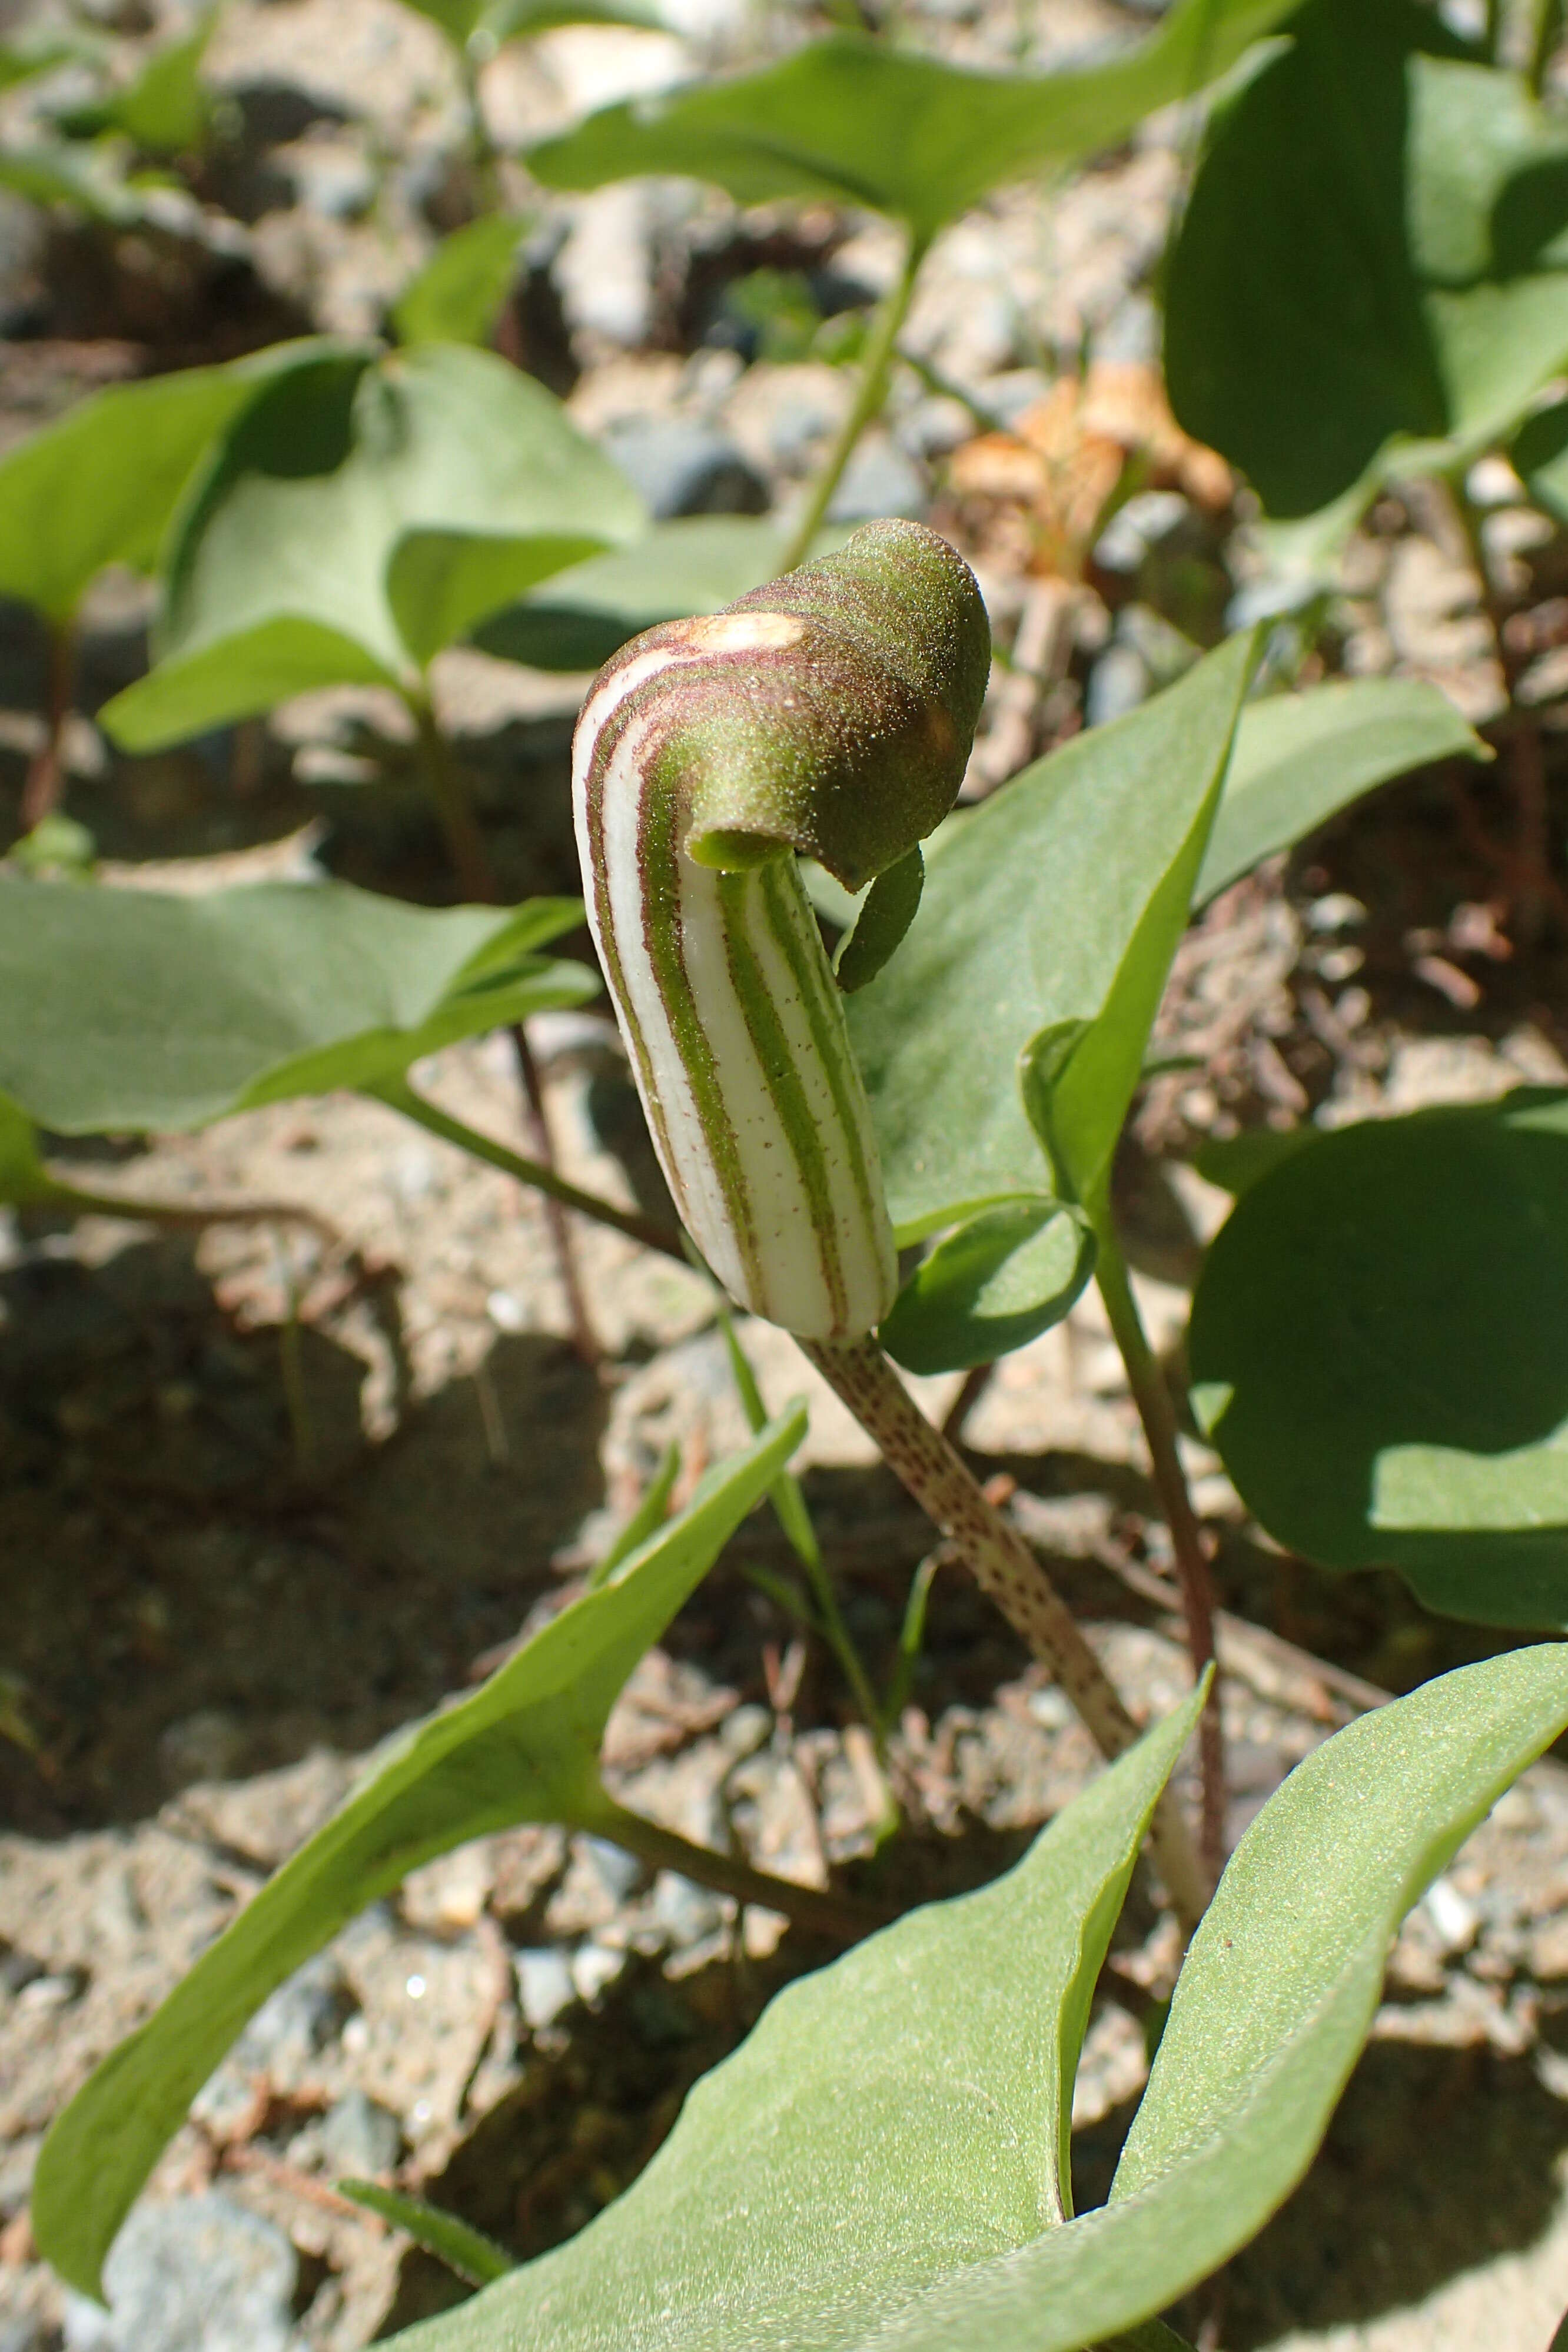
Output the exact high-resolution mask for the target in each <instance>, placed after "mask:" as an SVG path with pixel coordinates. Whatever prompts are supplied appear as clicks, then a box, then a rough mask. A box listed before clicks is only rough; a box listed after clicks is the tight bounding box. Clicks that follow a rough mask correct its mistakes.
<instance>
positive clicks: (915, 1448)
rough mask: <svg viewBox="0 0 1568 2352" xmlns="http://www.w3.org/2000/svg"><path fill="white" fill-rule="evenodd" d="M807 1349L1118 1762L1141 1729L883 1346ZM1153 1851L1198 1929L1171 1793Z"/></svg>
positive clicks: (1188, 1862)
mask: <svg viewBox="0 0 1568 2352" xmlns="http://www.w3.org/2000/svg"><path fill="white" fill-rule="evenodd" d="M800 1344H801V1346H802V1348H803V1349H804V1350H805V1354H806V1355H807V1356H808V1357H809V1358H810V1359H811V1361H812V1362H813V1363H814V1364H815V1365H816V1368H817V1370H818V1371H819V1372H820V1373H821V1374H822V1376H823V1378H824V1380H826V1382H827V1383H828V1386H829V1387H830V1388H831V1389H832V1390H833V1391H834V1393H835V1394H836V1395H837V1396H838V1397H839V1398H840V1399H841V1400H842V1401H843V1402H844V1403H845V1404H847V1406H848V1408H849V1410H850V1412H852V1413H853V1414H854V1416H855V1418H856V1420H857V1421H858V1423H860V1425H861V1427H862V1428H863V1429H864V1430H865V1431H866V1433H867V1434H868V1436H870V1437H872V1438H874V1439H875V1441H876V1444H877V1446H878V1450H879V1452H880V1454H881V1456H882V1459H883V1460H884V1461H885V1462H886V1464H887V1465H888V1467H889V1470H891V1472H892V1473H893V1475H894V1476H895V1477H896V1478H897V1479H898V1480H899V1482H900V1486H903V1487H904V1489H905V1491H906V1492H907V1493H908V1494H909V1495H910V1496H912V1497H913V1499H914V1501H916V1502H917V1503H918V1504H919V1505H920V1507H921V1510H922V1511H923V1512H924V1513H925V1515H926V1517H927V1518H929V1519H930V1520H931V1524H932V1526H933V1527H935V1528H938V1529H939V1530H940V1531H941V1533H942V1535H944V1536H945V1537H946V1538H947V1539H948V1541H949V1542H950V1543H951V1544H952V1548H953V1549H954V1551H956V1552H957V1554H958V1555H959V1557H960V1559H962V1560H963V1564H964V1566H965V1567H966V1568H967V1569H968V1570H969V1571H970V1574H971V1575H972V1576H973V1579H974V1580H975V1582H976V1584H978V1585H979V1587H980V1589H981V1591H983V1592H984V1593H986V1594H987V1595H988V1596H989V1597H990V1599H991V1600H993V1601H994V1602H995V1604H996V1606H997V1608H998V1609H999V1610H1000V1611H1001V1612H1002V1614H1003V1615H1004V1617H1005V1618H1006V1620H1007V1622H1008V1623H1009V1624H1010V1625H1011V1626H1012V1628H1013V1630H1014V1632H1015V1633H1017V1634H1018V1635H1019V1636H1020V1638H1021V1639H1022V1640H1023V1641H1024V1642H1025V1643H1027V1645H1028V1648H1029V1650H1030V1652H1031V1654H1033V1655H1034V1656H1035V1657H1037V1658H1038V1659H1039V1660H1040V1662H1041V1664H1043V1665H1047V1666H1048V1667H1049V1668H1050V1671H1051V1673H1052V1675H1053V1676H1054V1677H1055V1679H1056V1680H1057V1682H1058V1683H1059V1684H1060V1685H1061V1687H1062V1689H1063V1690H1064V1691H1065V1692H1066V1694H1067V1696H1068V1698H1069V1699H1070V1700H1071V1701H1072V1704H1073V1706H1074V1707H1075V1708H1076V1709H1077V1711H1078V1714H1079V1717H1080V1718H1081V1720H1082V1722H1083V1725H1084V1727H1085V1729H1086V1730H1087V1731H1088V1733H1089V1737H1090V1738H1091V1739H1092V1740H1093V1741H1094V1744H1095V1746H1096V1747H1097V1748H1099V1749H1100V1754H1101V1755H1102V1756H1105V1757H1107V1758H1114V1757H1117V1756H1120V1755H1121V1754H1122V1753H1123V1751H1124V1750H1125V1749H1127V1748H1131V1745H1132V1743H1133V1741H1134V1740H1135V1739H1136V1738H1138V1737H1139V1727H1138V1725H1137V1724H1136V1723H1135V1722H1134V1721H1133V1719H1132V1717H1131V1715H1130V1714H1129V1713H1128V1711H1127V1708H1126V1706H1124V1705H1123V1704H1122V1700H1121V1694H1120V1693H1119V1692H1118V1690H1117V1688H1116V1685H1114V1683H1113V1682H1112V1681H1111V1679H1110V1675H1108V1674H1107V1673H1106V1671H1105V1668H1104V1667H1103V1666H1102V1665H1101V1664H1100V1660H1099V1659H1098V1658H1097V1657H1096V1656H1095V1654H1094V1652H1093V1651H1092V1650H1091V1649H1090V1647H1089V1643H1088V1642H1087V1641H1086V1640H1085V1638H1084V1634H1083V1632H1082V1629H1081V1628H1080V1626H1079V1623H1078V1622H1077V1620H1076V1619H1075V1618H1074V1616H1073V1614H1072V1612H1071V1611H1070V1610H1069V1609H1068V1605H1067V1603H1066V1601H1064V1600H1063V1599H1062V1597H1061V1595H1060V1594H1059V1593H1058V1591H1057V1589H1056V1587H1055V1585H1054V1584H1053V1583H1052V1582H1051V1580H1050V1578H1049V1577H1048V1576H1047V1573H1046V1570H1045V1569H1044V1567H1043V1566H1042V1565H1041V1563H1040V1561H1039V1560H1038V1559H1037V1558H1036V1556H1035V1554H1034V1552H1033V1551H1032V1550H1031V1549H1030V1547H1029V1545H1028V1544H1027V1543H1026V1541H1025V1539H1024V1538H1023V1536H1022V1535H1021V1534H1020V1533H1019V1531H1018V1530H1017V1528H1015V1527H1012V1526H1011V1525H1009V1523H1008V1521H1007V1520H1006V1519H1005V1518H1004V1517H1002V1514H1001V1513H1000V1512H999V1511H997V1510H995V1509H994V1507H992V1505H991V1504H990V1503H988V1502H987V1501H986V1499H985V1496H984V1494H983V1492H982V1491H981V1488H980V1486H979V1484H978V1482H977V1480H976V1479H975V1478H974V1477H973V1475H972V1474H971V1472H970V1471H969V1470H968V1468H967V1467H966V1466H965V1465H964V1464H963V1462H962V1461H961V1460H960V1458H959V1456H958V1455H957V1454H955V1453H954V1451H953V1449H952V1446H951V1445H950V1444H948V1442H947V1439H946V1438H945V1437H944V1436H943V1435H942V1432H941V1431H940V1430H939V1429H936V1428H934V1427H933V1426H932V1424H931V1423H930V1422H929V1421H927V1419H926V1417H925V1415H924V1414H923V1413H922V1412H921V1409H920V1407H919V1406H918V1405H917V1404H916V1402H915V1401H914V1399H913V1398H912V1397H911V1396H910V1393H909V1391H908V1390H907V1389H906V1388H905V1387H904V1385H903V1382H902V1381H900V1379H899V1376H898V1374H897V1373H896V1372H895V1371H894V1370H893V1367H892V1365H891V1364H890V1363H889V1361H888V1359H887V1357H886V1356H885V1355H884V1354H883V1353H882V1350H881V1349H880V1348H879V1346H878V1345H877V1343H876V1341H875V1340H874V1339H861V1340H858V1341H857V1342H855V1343H854V1344H852V1345H849V1346H833V1345H830V1344H829V1345H823V1344H821V1343H820V1342H814V1341H811V1340H807V1339H803V1340H802V1341H801V1343H800ZM1150 1843H1151V1844H1152V1847H1153V1849H1154V1855H1155V1859H1156V1860H1157V1862H1158V1863H1159V1865H1160V1872H1161V1875H1162V1876H1163V1879H1164V1881H1165V1885H1166V1890H1167V1892H1168V1893H1169V1895H1170V1897H1171V1902H1172V1905H1173V1907H1174V1909H1175V1911H1176V1913H1177V1915H1178V1916H1179V1917H1180V1918H1181V1919H1182V1921H1183V1922H1184V1925H1185V1926H1187V1927H1193V1926H1194V1925H1195V1924H1196V1922H1197V1920H1198V1919H1199V1918H1200V1917H1201V1916H1202V1915H1203V1911H1204V1907H1205V1904H1206V1903H1207V1901H1208V1897H1209V1894H1210V1891H1211V1890H1210V1885H1209V1881H1208V1879H1207V1877H1206V1875H1205V1872H1204V1869H1203V1867H1202V1865H1201V1864H1200V1863H1199V1860H1198V1857H1197V1854H1196V1853H1195V1852H1194V1847H1193V1843H1192V1839H1191V1837H1190V1836H1189V1834H1188V1832H1187V1827H1186V1823H1185V1822H1184V1821H1183V1819H1182V1816H1181V1811H1180V1809H1179V1808H1178V1806H1177V1804H1176V1801H1175V1799H1174V1798H1173V1797H1172V1796H1171V1795H1170V1794H1169V1793H1167V1794H1166V1796H1165V1797H1163V1799H1162V1801H1161V1803H1160V1806H1159V1809H1158V1810H1157V1811H1156V1813H1155V1816H1154V1821H1153V1824H1152V1828H1151V1831H1150Z"/></svg>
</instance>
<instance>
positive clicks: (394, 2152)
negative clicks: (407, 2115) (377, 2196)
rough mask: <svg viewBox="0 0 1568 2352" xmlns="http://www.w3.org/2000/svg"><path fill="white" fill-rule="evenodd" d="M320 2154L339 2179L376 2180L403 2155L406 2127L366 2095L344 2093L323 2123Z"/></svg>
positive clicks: (387, 2108)
mask: <svg viewBox="0 0 1568 2352" xmlns="http://www.w3.org/2000/svg"><path fill="white" fill-rule="evenodd" d="M321 2153H322V2155H323V2156H324V2157H325V2158H326V2161H327V2164H328V2166H329V2168H331V2171H332V2172H333V2173H335V2174H337V2175H338V2176H339V2177H340V2178H342V2177H346V2178H349V2179H374V2178H375V2176H376V2175H377V2174H378V2173H383V2172H390V2171H391V2170H392V2168H393V2167H394V2166H395V2164H396V2162H397V2159H398V2158H399V2157H400V2156H401V2155H402V2153H403V2126H402V2125H401V2124H400V2123H399V2121H398V2119H397V2117H396V2116H395V2115H394V2114H393V2112H392V2110H391V2108H390V2107H384V2106H383V2105H381V2103H380V2101H379V2100H377V2099H373V2098H371V2097H369V2096H368V2095H366V2093H365V2092H363V2091H345V2092H344V2094H343V2095H342V2098H341V2099H339V2100H337V2101H335V2102H334V2104H333V2105H331V2106H330V2107H329V2108H328V2110H327V2112H326V2115H325V2116H323V2118H322V2120H321Z"/></svg>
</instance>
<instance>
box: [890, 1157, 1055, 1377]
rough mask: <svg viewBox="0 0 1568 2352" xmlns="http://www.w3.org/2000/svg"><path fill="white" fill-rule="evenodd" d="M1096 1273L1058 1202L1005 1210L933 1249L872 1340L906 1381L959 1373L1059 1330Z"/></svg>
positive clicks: (990, 1212)
mask: <svg viewBox="0 0 1568 2352" xmlns="http://www.w3.org/2000/svg"><path fill="white" fill-rule="evenodd" d="M1093 1271H1094V1234H1093V1233H1092V1231H1091V1230H1090V1228H1089V1224H1088V1223H1087V1222H1086V1220H1085V1219H1084V1217H1083V1216H1082V1215H1081V1213H1079V1211H1078V1210H1076V1209H1071V1208H1066V1207H1064V1206H1063V1204H1062V1202H1060V1201H1050V1200H1045V1199H1038V1200H1032V1201H1003V1202H997V1204H996V1205H995V1207H994V1208H991V1209H985V1210H983V1211H982V1213H980V1215H979V1216H977V1217H973V1218H971V1219H970V1221H969V1223H967V1224H964V1225H960V1227H959V1228H958V1230H957V1232H956V1233H952V1234H948V1235H947V1236H946V1237H945V1238H944V1239H943V1240H942V1241H940V1242H938V1244H937V1245H936V1247H935V1248H934V1249H933V1250H932V1251H931V1255H930V1256H929V1257H927V1258H926V1259H925V1260H924V1261H923V1263H922V1264H921V1265H919V1266H917V1267H916V1269H915V1271H914V1273H913V1274H912V1275H911V1276H910V1279H909V1281H908V1282H906V1283H905V1285H904V1286H903V1288H902V1290H900V1293H899V1295H898V1297H897V1298H896V1299H895V1300H894V1301H893V1308H892V1312H891V1314H890V1315H889V1317H888V1318H887V1320H886V1321H885V1322H884V1323H883V1325H882V1327H881V1330H880V1332H879V1335H878V1336H879V1338H880V1339H881V1342H882V1345H883V1346H884V1347H885V1348H886V1349H887V1350H888V1352H889V1355H890V1356H894V1357H896V1358H897V1359H898V1360H899V1362H900V1364H902V1365H903V1366H904V1367H905V1369H906V1370H908V1371H911V1372H955V1371H961V1370H963V1371H967V1370H969V1368H970V1367H971V1366H972V1365H973V1364H990V1363H994V1362H995V1360H996V1359H997V1357H998V1356H1005V1355H1009V1354H1010V1353H1011V1352H1012V1350H1013V1349H1015V1348H1023V1347H1026V1346H1027V1344H1028V1342H1029V1341H1030V1340H1031V1339H1038V1337H1039V1335H1040V1333H1041V1332H1042V1331H1048V1330H1049V1329H1050V1327H1051V1325H1052V1324H1053V1323H1059V1322H1060V1321H1061V1319H1062V1317H1063V1316H1064V1315H1066V1314H1067V1313H1068V1310H1069V1309H1070V1308H1071V1307H1072V1304H1073V1301H1074V1300H1075V1299H1076V1298H1077V1297H1079V1293H1080V1292H1081V1291H1082V1289H1083V1287H1084V1285H1085V1284H1086V1283H1087V1282H1088V1280H1089V1276H1090V1275H1091V1274H1092V1273H1093Z"/></svg>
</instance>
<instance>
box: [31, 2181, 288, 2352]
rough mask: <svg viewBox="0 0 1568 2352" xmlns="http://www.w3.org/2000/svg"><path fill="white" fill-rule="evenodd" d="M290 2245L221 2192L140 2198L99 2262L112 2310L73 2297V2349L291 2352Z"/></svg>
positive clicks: (69, 2310) (69, 2339) (69, 2341)
mask: <svg viewBox="0 0 1568 2352" xmlns="http://www.w3.org/2000/svg"><path fill="white" fill-rule="evenodd" d="M295 2280H296V2263H295V2259H294V2249H293V2247H292V2246H291V2245H290V2244H289V2241H288V2239H287V2238H286V2237H285V2236H284V2235H283V2232H282V2231H280V2230H279V2229H276V2228H274V2226H273V2224H272V2223H271V2222H270V2221H263V2220H262V2218H261V2216H260V2215H259V2214H257V2213H251V2212H247V2210H246V2209H245V2208H244V2207H243V2206H240V2205H237V2204H235V2203H234V2202H233V2201H232V2200H230V2199H229V2198H227V2197H225V2196H223V2195H221V2194H219V2193H218V2192H217V2191H216V2190H211V2191H208V2192H207V2193H206V2194H205V2195H204V2196H201V2197H191V2198H184V2199H182V2200H179V2201H178V2202H176V2203H174V2204H168V2205H139V2206H137V2207H136V2209H135V2210H134V2211H133V2212H132V2215H131V2218H130V2220H129V2221H127V2222H126V2224H125V2227H124V2228H123V2230H121V2232H120V2235H119V2236H118V2237H117V2238H116V2240H115V2241H114V2243H113V2245H112V2246H111V2247H110V2252H109V2259H108V2261H107V2262H106V2263H105V2264H104V2266H103V2284H104V2292H105V2294H106V2296H107V2298H108V2306H109V2307H108V2309H107V2310H105V2309H104V2308H103V2307H102V2306H101V2305H99V2304H96V2303H90V2302H89V2300H88V2298H87V2297H86V2296H85V2295H79V2294H68V2295H67V2297H66V2305H65V2340H66V2346H67V2352H289V2348H290V2347H291V2345H292V2342H293V2339H294V2321H293V2304H294V2287H295Z"/></svg>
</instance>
